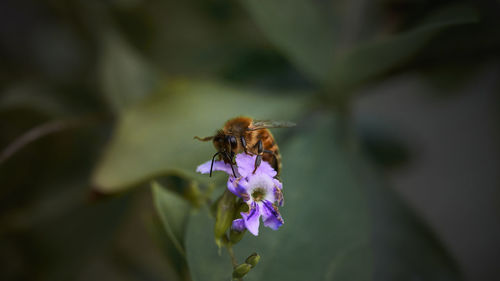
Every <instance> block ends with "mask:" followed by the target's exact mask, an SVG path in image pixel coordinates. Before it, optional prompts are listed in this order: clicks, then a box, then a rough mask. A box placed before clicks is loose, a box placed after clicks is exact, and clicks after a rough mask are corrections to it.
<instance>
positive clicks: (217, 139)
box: [213, 131, 238, 160]
mask: <svg viewBox="0 0 500 281" xmlns="http://www.w3.org/2000/svg"><path fill="white" fill-rule="evenodd" d="M213 143H214V147H215V149H216V150H217V151H218V152H220V153H221V154H222V155H223V158H229V159H232V157H233V156H234V153H235V152H236V149H237V147H238V141H237V140H236V137H235V136H233V135H226V134H224V132H223V131H217V133H216V134H215V136H214V139H213ZM229 159H228V160H229Z"/></svg>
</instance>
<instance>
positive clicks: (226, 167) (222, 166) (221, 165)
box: [196, 160, 233, 175]
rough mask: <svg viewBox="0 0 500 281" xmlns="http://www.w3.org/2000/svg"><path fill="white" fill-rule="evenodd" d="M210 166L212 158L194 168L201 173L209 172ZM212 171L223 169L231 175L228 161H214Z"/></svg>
mask: <svg viewBox="0 0 500 281" xmlns="http://www.w3.org/2000/svg"><path fill="white" fill-rule="evenodd" d="M210 166H212V160H210V161H207V162H205V163H203V164H201V165H200V166H198V167H197V168H196V172H198V173H202V174H208V173H210ZM212 170H213V171H223V172H225V173H226V174H228V175H232V174H233V171H232V170H231V165H229V163H224V161H214V167H213V169H212Z"/></svg>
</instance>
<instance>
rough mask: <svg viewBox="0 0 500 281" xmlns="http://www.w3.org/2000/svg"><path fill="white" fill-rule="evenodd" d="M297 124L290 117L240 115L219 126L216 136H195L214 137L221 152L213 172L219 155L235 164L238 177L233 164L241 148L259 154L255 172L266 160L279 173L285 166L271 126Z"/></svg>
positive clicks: (209, 138)
mask: <svg viewBox="0 0 500 281" xmlns="http://www.w3.org/2000/svg"><path fill="white" fill-rule="evenodd" d="M293 126H295V124H294V123H292V122H288V121H271V120H253V119H252V118H250V117H236V118H233V119H230V120H228V121H227V122H226V123H225V124H224V127H223V128H222V129H220V130H218V131H217V132H216V133H215V135H214V136H210V137H205V138H200V137H194V138H195V139H197V140H200V141H210V140H211V141H212V142H213V144H214V146H215V149H216V150H217V153H215V154H214V156H213V157H212V165H211V167H210V176H212V168H213V165H214V160H215V157H217V156H219V159H222V160H224V162H225V163H230V164H231V169H232V170H233V175H234V176H235V177H236V173H235V171H234V168H233V165H235V163H234V156H235V155H236V154H238V153H241V152H244V153H246V154H249V155H257V157H256V158H255V168H254V171H253V172H254V173H255V171H256V170H257V168H258V167H259V166H260V164H261V161H262V160H264V161H266V162H267V163H269V164H270V165H271V167H273V168H274V170H276V172H277V173H278V175H279V173H280V170H281V155H280V152H279V148H278V145H277V144H276V141H275V140H274V137H273V135H272V134H271V132H270V131H269V130H268V129H269V128H288V127H293Z"/></svg>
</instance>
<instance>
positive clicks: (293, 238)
mask: <svg viewBox="0 0 500 281" xmlns="http://www.w3.org/2000/svg"><path fill="white" fill-rule="evenodd" d="M310 123H312V124H315V125H314V127H313V128H310V129H307V128H303V134H302V135H301V136H299V137H297V138H296V139H294V140H292V141H291V143H290V145H289V146H285V147H284V148H283V150H282V151H283V155H284V159H285V162H284V168H283V173H282V178H283V180H284V195H285V206H284V207H283V208H281V213H282V215H283V218H284V220H285V224H284V225H283V227H282V228H281V229H280V230H278V231H276V232H273V231H272V230H269V229H267V228H263V226H261V230H263V231H262V233H261V234H259V236H258V237H253V236H251V235H247V236H246V237H245V238H244V239H243V240H242V241H241V242H240V243H239V244H237V245H236V246H235V248H234V251H235V253H236V254H237V257H238V261H239V262H240V261H242V260H243V259H244V258H245V257H246V256H248V255H249V254H250V253H252V252H257V253H258V254H259V255H260V256H261V257H262V258H261V262H260V263H259V265H258V266H257V267H256V268H255V269H252V271H251V272H250V273H249V274H248V275H247V276H246V279H245V280H380V281H382V280H385V281H386V280H458V279H459V278H458V275H457V274H456V271H455V268H454V265H453V263H452V261H451V259H449V257H448V256H447V254H446V252H445V251H444V250H443V248H442V247H441V246H440V245H439V243H438V242H437V241H436V240H435V238H434V237H433V235H431V234H430V232H429V231H428V230H427V229H426V228H425V226H423V225H422V224H421V222H420V221H419V220H418V219H417V218H415V216H414V215H413V214H412V213H411V212H410V211H409V210H408V209H407V208H406V207H405V206H404V205H403V204H402V203H401V202H400V201H399V199H398V198H397V197H396V196H394V194H393V193H392V191H391V190H390V189H387V188H386V187H383V186H382V184H380V183H381V182H382V181H381V180H380V179H379V178H377V177H375V175H374V174H372V173H371V172H369V171H371V170H370V168H369V167H366V166H365V164H364V162H363V161H359V158H358V155H357V152H356V150H355V149H354V146H353V140H352V139H351V138H349V137H348V136H347V134H346V132H345V129H346V128H345V126H343V124H342V123H340V120H339V119H331V118H330V117H328V116H325V115H323V116H319V118H315V119H314V120H312V122H310ZM212 225H213V220H212V219H210V218H209V217H208V216H207V215H206V214H205V213H199V214H197V215H193V217H192V218H191V220H190V222H189V224H188V231H187V238H186V251H187V258H188V263H189V266H190V269H191V275H192V277H193V280H195V281H201V280H207V281H208V280H224V279H227V278H229V276H230V273H231V271H232V268H231V263H230V260H229V257H228V256H227V255H226V254H225V253H224V254H223V255H222V256H220V257H219V256H218V255H217V248H216V246H215V244H214V243H213V239H214V238H213V234H212V233H210V231H208V229H210V227H211V226H212Z"/></svg>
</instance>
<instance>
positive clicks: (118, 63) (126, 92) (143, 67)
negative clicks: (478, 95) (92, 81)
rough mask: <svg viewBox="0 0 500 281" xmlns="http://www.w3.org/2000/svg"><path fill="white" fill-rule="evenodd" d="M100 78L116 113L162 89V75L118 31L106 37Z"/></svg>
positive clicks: (106, 95)
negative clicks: (159, 84)
mask: <svg viewBox="0 0 500 281" xmlns="http://www.w3.org/2000/svg"><path fill="white" fill-rule="evenodd" d="M102 38H103V39H102V41H103V42H102V47H101V56H100V61H99V78H100V79H101V81H100V84H101V89H102V92H103V93H104V95H105V97H106V99H107V101H108V103H109V104H110V106H111V108H112V109H113V110H114V111H115V112H120V111H122V110H123V109H125V108H127V107H128V106H130V105H132V104H135V103H137V102H139V101H141V100H142V99H144V98H146V97H147V96H148V95H149V94H151V93H152V92H153V89H155V87H157V86H158V81H159V80H158V75H157V73H155V71H154V70H153V69H152V67H151V66H150V65H149V64H148V63H147V62H146V61H145V60H144V59H143V58H141V56H140V55H139V54H138V53H136V52H135V50H133V49H132V47H131V46H129V45H128V44H127V42H125V41H124V40H123V39H122V38H121V37H120V36H119V35H118V34H117V33H116V32H113V31H109V32H105V33H104V35H103V36H102Z"/></svg>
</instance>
